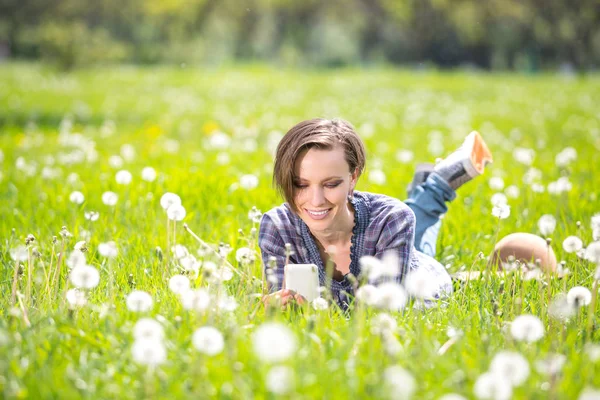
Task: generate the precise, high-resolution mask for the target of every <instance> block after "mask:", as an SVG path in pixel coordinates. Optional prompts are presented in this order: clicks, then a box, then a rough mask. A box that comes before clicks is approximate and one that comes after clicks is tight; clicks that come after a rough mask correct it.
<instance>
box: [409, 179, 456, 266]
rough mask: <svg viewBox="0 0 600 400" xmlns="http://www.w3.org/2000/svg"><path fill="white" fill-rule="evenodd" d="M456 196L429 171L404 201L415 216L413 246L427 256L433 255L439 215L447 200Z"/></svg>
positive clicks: (438, 230)
mask: <svg viewBox="0 0 600 400" xmlns="http://www.w3.org/2000/svg"><path fill="white" fill-rule="evenodd" d="M455 198H456V192H455V191H454V189H452V188H451V187H450V185H448V183H447V182H446V180H445V179H444V178H442V177H441V176H439V175H437V174H436V173H431V174H429V176H428V177H427V180H426V181H425V182H424V183H422V184H421V185H419V186H417V187H415V188H414V189H413V190H412V191H411V192H410V193H409V195H408V199H407V200H406V201H405V203H406V204H407V205H408V206H409V207H410V208H411V209H412V210H413V212H414V213H415V217H416V220H417V222H416V227H415V248H416V249H417V250H419V251H421V252H423V253H425V254H427V255H428V256H431V257H435V249H436V242H437V237H438V234H439V232H440V227H441V225H442V220H441V219H440V217H441V216H442V215H443V214H445V213H446V212H447V211H448V206H447V205H446V202H447V201H452V200H454V199H455Z"/></svg>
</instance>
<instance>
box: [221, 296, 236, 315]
mask: <svg viewBox="0 0 600 400" xmlns="http://www.w3.org/2000/svg"><path fill="white" fill-rule="evenodd" d="M218 307H219V310H222V311H227V312H233V311H235V310H236V309H237V307H238V303H237V301H236V300H235V297H233V296H228V295H221V296H220V297H219V303H218Z"/></svg>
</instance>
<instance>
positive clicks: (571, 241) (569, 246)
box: [562, 236, 583, 253]
mask: <svg viewBox="0 0 600 400" xmlns="http://www.w3.org/2000/svg"><path fill="white" fill-rule="evenodd" d="M562 245H563V249H564V250H565V251H566V252H567V253H575V252H577V251H578V250H581V249H582V248H583V242H582V241H581V239H579V237H577V236H567V237H566V238H565V240H563V244H562Z"/></svg>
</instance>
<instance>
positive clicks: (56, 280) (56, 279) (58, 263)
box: [54, 236, 67, 291]
mask: <svg viewBox="0 0 600 400" xmlns="http://www.w3.org/2000/svg"><path fill="white" fill-rule="evenodd" d="M66 245H67V241H66V240H65V237H64V236H63V238H62V247H61V249H60V254H59V255H58V259H57V260H56V275H54V285H55V286H56V290H57V291H58V290H59V289H60V288H59V285H60V270H61V266H62V259H63V256H64V254H65V247H66Z"/></svg>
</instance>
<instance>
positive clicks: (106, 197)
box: [102, 191, 119, 207]
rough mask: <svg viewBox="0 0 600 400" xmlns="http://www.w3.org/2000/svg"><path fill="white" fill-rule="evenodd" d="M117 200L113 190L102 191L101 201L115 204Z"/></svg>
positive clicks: (110, 204)
mask: <svg viewBox="0 0 600 400" xmlns="http://www.w3.org/2000/svg"><path fill="white" fill-rule="evenodd" d="M118 200H119V196H117V194H116V193H115V192H111V191H108V192H104V193H102V202H103V203H104V204H105V205H107V206H110V207H112V206H114V205H115V204H117V201H118Z"/></svg>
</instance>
